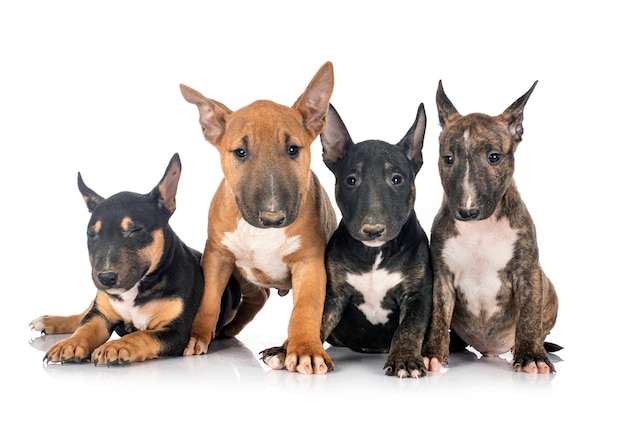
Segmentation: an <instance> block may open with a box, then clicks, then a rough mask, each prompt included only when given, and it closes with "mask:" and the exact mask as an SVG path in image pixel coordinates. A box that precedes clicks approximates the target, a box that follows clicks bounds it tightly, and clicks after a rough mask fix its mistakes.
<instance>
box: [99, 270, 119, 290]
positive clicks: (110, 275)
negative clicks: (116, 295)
mask: <svg viewBox="0 0 626 425" xmlns="http://www.w3.org/2000/svg"><path fill="white" fill-rule="evenodd" d="M98 282H100V284H101V285H102V286H108V287H111V286H113V285H115V284H116V283H117V273H115V272H104V273H98Z"/></svg>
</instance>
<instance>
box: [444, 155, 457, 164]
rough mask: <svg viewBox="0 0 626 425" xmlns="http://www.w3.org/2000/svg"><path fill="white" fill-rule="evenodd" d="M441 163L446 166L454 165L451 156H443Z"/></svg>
mask: <svg viewBox="0 0 626 425" xmlns="http://www.w3.org/2000/svg"><path fill="white" fill-rule="evenodd" d="M443 163H444V164H446V165H452V164H454V157H453V156H452V155H444V157H443Z"/></svg>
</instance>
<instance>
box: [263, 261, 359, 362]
mask: <svg viewBox="0 0 626 425" xmlns="http://www.w3.org/2000/svg"><path fill="white" fill-rule="evenodd" d="M331 273H332V271H331V270H328V276H329V278H332V279H333V281H334V282H336V286H338V287H340V286H341V285H342V283H339V282H340V281H341V280H343V278H344V277H345V276H342V274H341V273H336V274H335V275H331ZM347 304H348V297H346V296H343V295H342V292H340V291H336V290H335V289H334V288H333V287H332V285H327V286H326V297H325V301H324V311H323V314H322V325H321V329H320V341H322V343H323V342H324V341H326V339H327V338H328V336H329V335H330V333H331V332H332V331H333V329H335V327H337V325H338V324H339V322H340V321H341V317H342V316H343V312H344V310H345V308H346V305H347ZM259 354H260V355H261V360H263V362H264V363H265V364H266V365H268V366H269V367H271V368H272V369H276V370H279V369H283V368H284V367H285V359H286V357H287V347H286V344H284V345H281V346H280V347H272V348H267V349H265V350H263V351H261V352H260V353H259ZM331 370H332V369H331Z"/></svg>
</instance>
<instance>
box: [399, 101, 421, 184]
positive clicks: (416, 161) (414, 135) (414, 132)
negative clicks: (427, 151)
mask: <svg viewBox="0 0 626 425" xmlns="http://www.w3.org/2000/svg"><path fill="white" fill-rule="evenodd" d="M425 134H426V111H425V110H424V104H423V103H420V106H419V108H417V116H416V117H415V121H414V122H413V125H412V126H411V128H410V129H409V131H408V132H407V133H406V135H405V136H404V137H403V138H402V140H400V142H399V143H398V146H399V147H400V148H402V150H403V151H404V154H405V155H406V157H407V158H408V159H409V161H411V164H412V165H413V171H415V174H416V175H417V173H418V171H419V170H420V168H422V164H423V163H424V160H423V158H422V147H423V146H424V136H425Z"/></svg>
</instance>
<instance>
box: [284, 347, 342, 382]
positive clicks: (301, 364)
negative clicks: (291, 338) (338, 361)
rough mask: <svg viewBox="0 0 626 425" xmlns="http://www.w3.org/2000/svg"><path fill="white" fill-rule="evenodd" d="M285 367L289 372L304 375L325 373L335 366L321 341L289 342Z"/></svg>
mask: <svg viewBox="0 0 626 425" xmlns="http://www.w3.org/2000/svg"><path fill="white" fill-rule="evenodd" d="M285 367H286V368H287V370H288V371H289V372H298V373H302V374H304V375H310V374H313V373H314V374H324V373H326V372H330V371H331V370H333V369H334V368H335V366H334V365H333V361H332V360H331V359H330V356H329V355H328V354H326V350H324V346H323V345H322V343H321V341H320V342H319V343H316V344H315V345H313V344H306V343H303V344H294V343H292V342H289V343H288V345H287V356H286V357H285Z"/></svg>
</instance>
